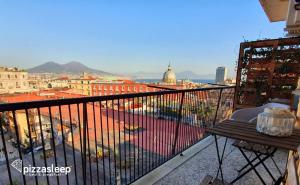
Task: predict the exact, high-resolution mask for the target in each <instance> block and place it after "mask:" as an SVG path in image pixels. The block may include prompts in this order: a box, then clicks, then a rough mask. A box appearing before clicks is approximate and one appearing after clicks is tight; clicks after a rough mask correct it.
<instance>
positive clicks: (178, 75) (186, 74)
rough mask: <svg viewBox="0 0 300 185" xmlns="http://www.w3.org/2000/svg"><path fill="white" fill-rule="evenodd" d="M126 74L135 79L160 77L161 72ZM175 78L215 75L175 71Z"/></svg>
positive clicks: (210, 77) (212, 76)
mask: <svg viewBox="0 0 300 185" xmlns="http://www.w3.org/2000/svg"><path fill="white" fill-rule="evenodd" d="M127 75H128V76H131V77H132V78H136V79H162V77H163V72H161V73H151V72H145V71H139V72H135V73H131V74H127ZM176 78H177V79H214V78H215V75H214V74H205V75H199V74H196V73H194V72H192V71H182V72H179V73H176Z"/></svg>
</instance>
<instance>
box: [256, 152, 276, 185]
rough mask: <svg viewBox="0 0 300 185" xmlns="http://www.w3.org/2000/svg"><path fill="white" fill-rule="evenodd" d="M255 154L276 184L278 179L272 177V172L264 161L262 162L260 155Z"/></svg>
mask: <svg viewBox="0 0 300 185" xmlns="http://www.w3.org/2000/svg"><path fill="white" fill-rule="evenodd" d="M254 154H255V155H256V157H257V158H258V160H259V162H260V163H261V164H262V165H263V167H264V168H265V170H266V171H267V172H268V174H269V175H270V177H271V178H272V179H273V181H274V182H275V181H276V179H275V178H274V176H273V175H272V173H271V172H270V170H269V169H268V168H267V166H266V165H265V163H264V161H262V160H261V158H260V157H259V155H258V154H257V152H254ZM270 157H271V156H270Z"/></svg>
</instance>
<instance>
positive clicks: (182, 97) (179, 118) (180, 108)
mask: <svg viewBox="0 0 300 185" xmlns="http://www.w3.org/2000/svg"><path fill="white" fill-rule="evenodd" d="M177 96H178V94H177ZM183 101H184V93H182V94H181V102H180V107H179V110H178V112H179V115H178V118H177V124H176V134H175V140H174V146H173V155H175V154H176V145H177V139H178V133H179V126H180V122H181V119H182V107H183ZM179 144H180V142H179Z"/></svg>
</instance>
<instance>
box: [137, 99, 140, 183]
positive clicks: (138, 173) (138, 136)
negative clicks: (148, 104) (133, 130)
mask: <svg viewBox="0 0 300 185" xmlns="http://www.w3.org/2000/svg"><path fill="white" fill-rule="evenodd" d="M137 104H138V111H137V124H138V133H137V138H138V144H137V146H138V147H137V148H138V151H137V152H138V154H137V177H140V98H137Z"/></svg>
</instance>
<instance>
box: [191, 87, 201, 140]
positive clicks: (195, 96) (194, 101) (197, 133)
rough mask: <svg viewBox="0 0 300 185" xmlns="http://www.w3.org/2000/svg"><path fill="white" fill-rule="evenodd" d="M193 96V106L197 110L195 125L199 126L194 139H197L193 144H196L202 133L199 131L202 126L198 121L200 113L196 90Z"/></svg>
mask: <svg viewBox="0 0 300 185" xmlns="http://www.w3.org/2000/svg"><path fill="white" fill-rule="evenodd" d="M192 95H193V96H192V102H193V105H194V106H193V108H194V110H195V112H196V116H195V118H196V119H195V123H194V127H195V128H197V130H196V132H195V133H194V139H195V141H194V143H193V144H195V143H196V142H198V141H199V139H200V138H199V135H200V133H199V130H201V129H200V126H199V122H198V115H197V111H196V110H197V95H196V93H195V92H193V94H192Z"/></svg>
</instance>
